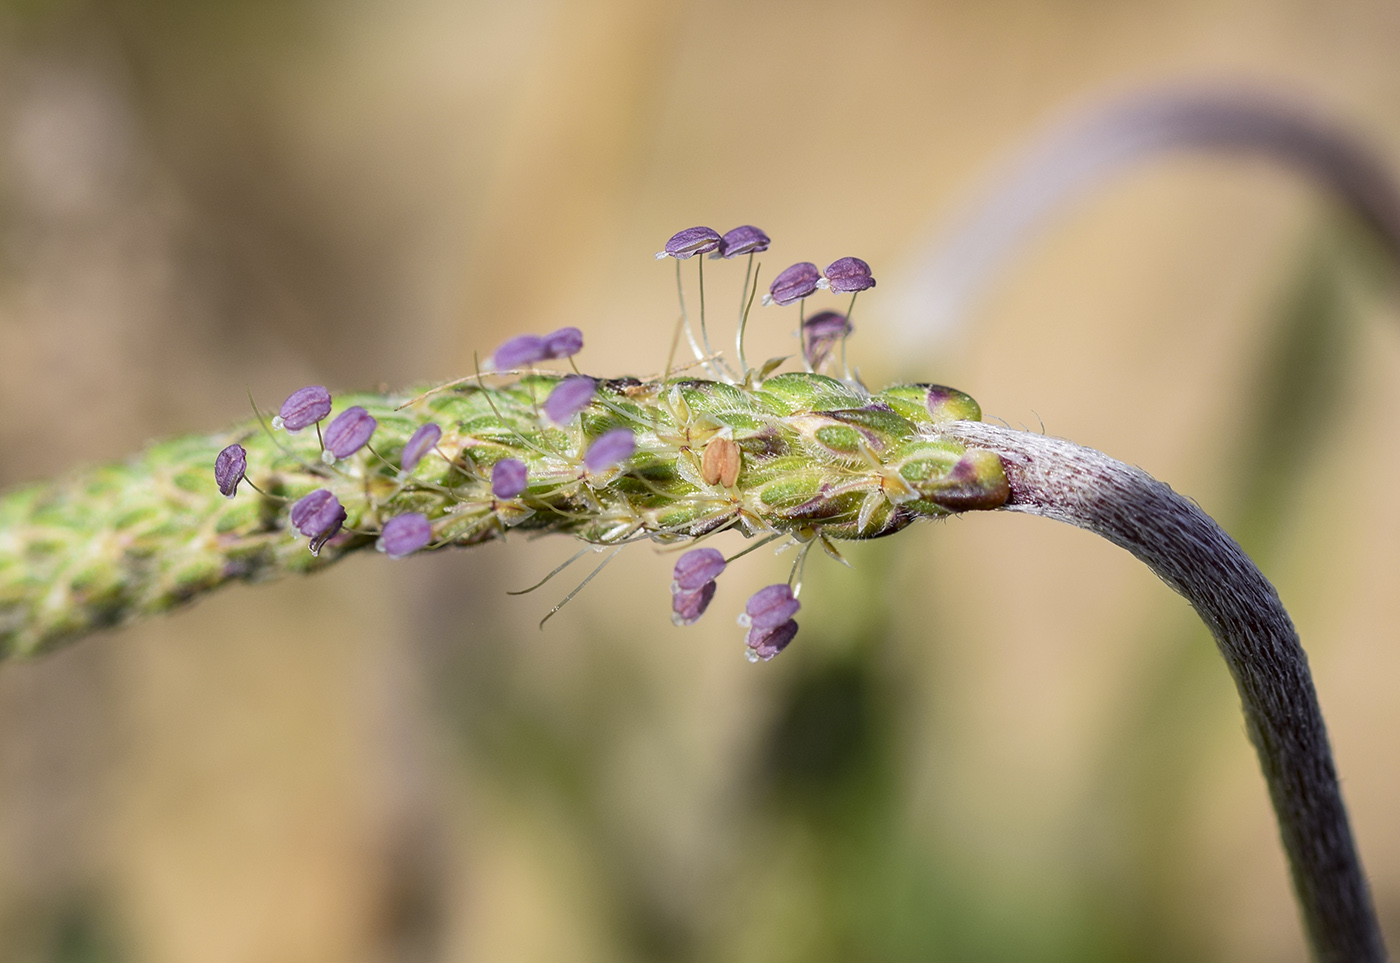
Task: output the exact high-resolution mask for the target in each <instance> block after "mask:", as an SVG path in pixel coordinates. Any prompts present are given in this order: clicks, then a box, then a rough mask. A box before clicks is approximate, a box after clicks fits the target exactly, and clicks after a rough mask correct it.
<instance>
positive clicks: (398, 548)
mask: <svg viewBox="0 0 1400 963" xmlns="http://www.w3.org/2000/svg"><path fill="white" fill-rule="evenodd" d="M432 540H433V527H432V526H431V525H429V524H428V519H427V516H424V515H420V514H419V513H418V512H407V513H405V514H403V515H395V516H394V517H393V518H391V519H389V520H388V521H387V522H385V523H384V531H382V532H380V533H379V540H378V541H376V542H375V543H374V547H375V548H377V549H379V551H381V552H383V553H384V554H385V555H387V556H389V557H390V558H403V557H404V556H405V555H412V554H413V553H414V552H416V551H418V550H419V549H420V548H423V547H424V546H426V545H427V544H428V543H429V542H431V541H432Z"/></svg>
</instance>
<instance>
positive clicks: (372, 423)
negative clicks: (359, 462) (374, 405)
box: [322, 405, 379, 461]
mask: <svg viewBox="0 0 1400 963" xmlns="http://www.w3.org/2000/svg"><path fill="white" fill-rule="evenodd" d="M378 427H379V422H378V421H376V420H375V418H374V416H373V415H371V414H370V413H369V412H368V411H366V410H365V409H363V408H361V407H360V406H359V405H355V406H354V407H353V408H346V409H345V410H344V411H342V412H341V413H340V414H338V415H336V416H335V420H334V421H332V422H331V423H330V424H329V425H328V426H327V427H326V438H325V442H326V450H325V451H324V452H322V457H323V458H325V456H327V455H329V456H330V457H329V458H326V459H325V460H327V461H334V460H335V459H337V458H349V457H350V456H351V455H353V454H355V452H357V451H359V450H360V449H361V448H363V447H364V446H365V445H367V444H369V440H370V438H371V437H373V435H374V430H375V429H376V428H378Z"/></svg>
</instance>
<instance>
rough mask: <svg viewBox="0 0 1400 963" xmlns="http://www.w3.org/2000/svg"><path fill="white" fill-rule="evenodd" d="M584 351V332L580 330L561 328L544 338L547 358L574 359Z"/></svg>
mask: <svg viewBox="0 0 1400 963" xmlns="http://www.w3.org/2000/svg"><path fill="white" fill-rule="evenodd" d="M582 350H583V332H582V331H580V330H579V329H578V328H560V329H559V330H558V331H551V332H550V333H549V334H547V335H545V336H544V352H545V353H544V356H545V357H546V358H572V357H573V356H574V355H576V354H578V353H579V352H580V351H582Z"/></svg>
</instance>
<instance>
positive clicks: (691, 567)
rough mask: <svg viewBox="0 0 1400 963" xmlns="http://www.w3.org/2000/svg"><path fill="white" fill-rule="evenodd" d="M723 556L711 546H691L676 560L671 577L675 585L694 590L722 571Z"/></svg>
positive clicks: (686, 589) (713, 578) (685, 589)
mask: <svg viewBox="0 0 1400 963" xmlns="http://www.w3.org/2000/svg"><path fill="white" fill-rule="evenodd" d="M724 565H725V562H724V556H723V555H721V554H720V553H719V552H718V551H716V550H715V549H713V548H692V549H691V550H690V551H688V552H686V553H685V554H684V555H682V556H681V557H680V558H679V559H678V560H677V561H676V568H675V571H674V572H673V573H672V576H671V577H672V578H673V579H674V580H675V587H676V588H677V589H679V590H681V591H684V592H694V591H695V590H697V589H699V588H703V587H704V585H705V583H706V582H712V581H714V580H715V579H716V578H718V577H719V574H720V573H721V572H723V571H724Z"/></svg>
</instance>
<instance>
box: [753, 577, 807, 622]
mask: <svg viewBox="0 0 1400 963" xmlns="http://www.w3.org/2000/svg"><path fill="white" fill-rule="evenodd" d="M800 608H802V603H801V602H799V601H797V599H795V598H793V595H792V586H790V585H788V584H787V583H786V582H779V583H778V584H777V585H766V586H764V587H763V588H761V589H759V590H758V591H757V592H755V593H753V595H751V596H750V597H749V602H748V605H746V606H744V616H745V617H747V619H748V624H749V625H750V626H751V627H753V628H755V629H771V628H775V627H777V626H779V625H782V624H783V623H784V622H786V621H787V620H788V619H790V618H792V617H793V616H794V615H796V614H797V610H798V609H800Z"/></svg>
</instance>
